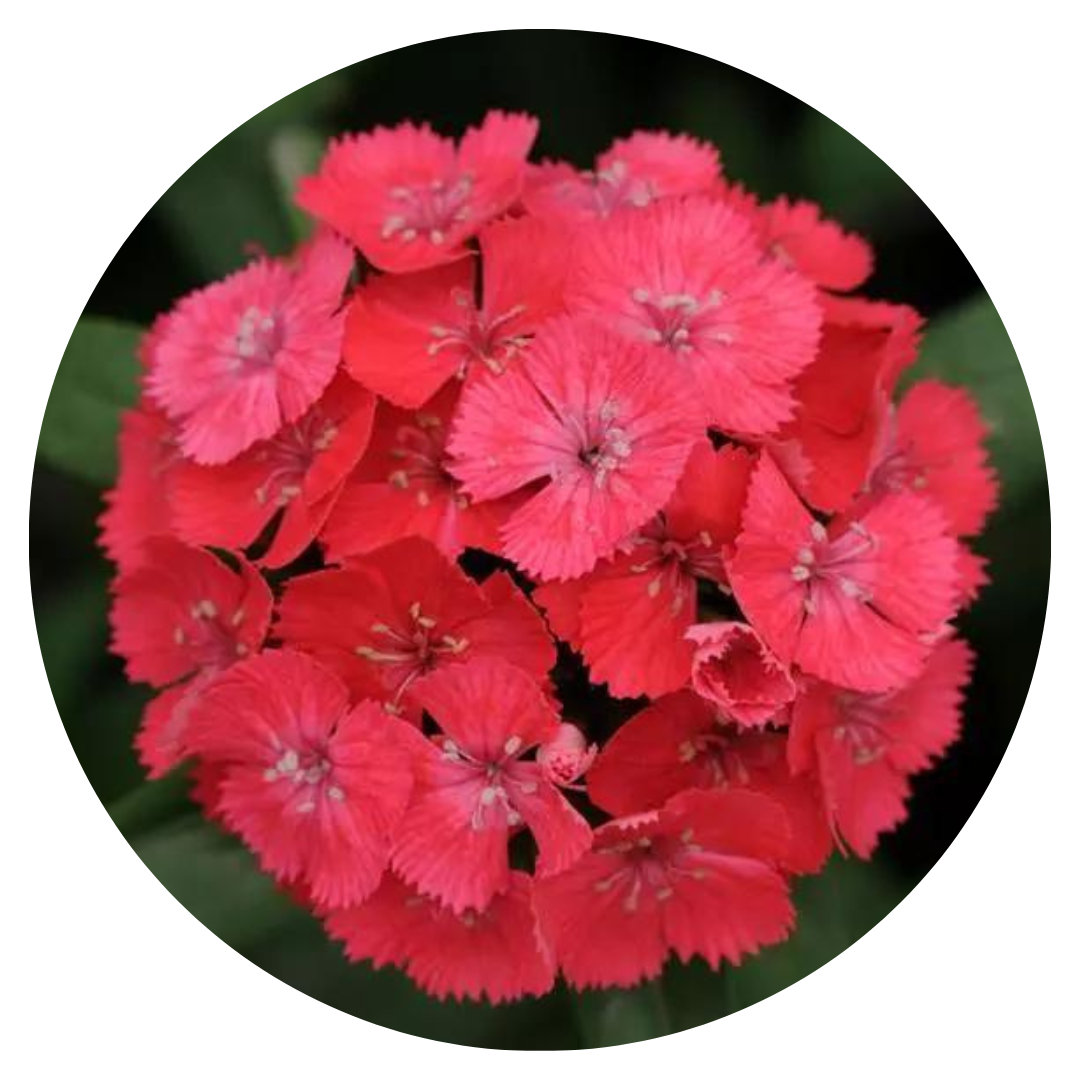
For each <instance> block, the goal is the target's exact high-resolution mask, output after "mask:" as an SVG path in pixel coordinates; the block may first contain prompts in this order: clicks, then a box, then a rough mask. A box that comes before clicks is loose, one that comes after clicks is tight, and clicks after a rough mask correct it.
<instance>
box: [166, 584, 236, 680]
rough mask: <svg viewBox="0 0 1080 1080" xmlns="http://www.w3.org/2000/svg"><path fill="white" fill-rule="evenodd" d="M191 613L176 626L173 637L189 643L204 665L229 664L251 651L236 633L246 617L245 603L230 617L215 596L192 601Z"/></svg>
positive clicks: (199, 661) (177, 640) (222, 666)
mask: <svg viewBox="0 0 1080 1080" xmlns="http://www.w3.org/2000/svg"><path fill="white" fill-rule="evenodd" d="M188 614H189V615H190V619H189V620H188V621H186V622H184V623H178V624H177V625H176V627H175V628H174V630H173V641H174V642H175V643H176V644H177V645H180V646H186V647H187V648H188V649H189V650H190V651H191V652H192V653H193V654H194V655H195V656H196V657H197V658H198V663H199V666H200V667H202V668H206V669H208V670H217V669H220V668H224V667H228V665H229V664H231V663H233V662H234V661H235V660H236V659H237V657H240V656H243V655H244V654H245V653H246V652H247V646H246V645H245V644H244V643H243V642H242V641H238V640H237V637H236V635H237V632H238V629H239V627H240V625H241V623H243V621H244V609H243V608H242V607H241V608H237V609H236V611H234V612H233V613H232V615H231V617H230V618H229V619H228V620H227V621H226V620H225V619H223V618H222V615H221V612H220V611H219V610H218V607H217V604H215V603H214V601H213V600H210V599H202V600H197V601H196V602H195V603H194V604H192V605H191V610H190V612H189V613H188Z"/></svg>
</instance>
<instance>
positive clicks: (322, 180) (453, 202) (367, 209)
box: [296, 112, 537, 273]
mask: <svg viewBox="0 0 1080 1080" xmlns="http://www.w3.org/2000/svg"><path fill="white" fill-rule="evenodd" d="M536 131H537V123H536V121H535V120H534V119H532V118H531V117H528V116H525V115H523V114H521V113H504V112H489V113H488V114H487V115H486V116H485V117H484V120H483V123H482V124H481V125H480V126H479V127H475V128H469V129H468V131H466V132H465V134H464V136H463V137H462V139H461V142H460V143H459V145H458V146H457V147H455V146H454V142H453V140H452V139H448V138H444V137H443V136H441V135H437V134H435V132H434V131H432V130H431V128H430V127H428V126H427V125H426V124H424V125H421V126H419V127H417V126H416V125H415V124H410V123H405V124H399V125H398V126H397V127H395V128H384V127H378V128H375V130H374V131H372V132H370V133H367V134H362V135H348V136H345V137H344V138H340V139H336V140H334V141H333V142H331V144H330V149H329V150H328V151H327V153H326V156H325V157H324V158H323V161H322V164H321V165H320V166H319V171H318V172H317V173H316V174H315V175H314V176H309V177H305V178H304V179H303V180H301V182H300V186H299V188H298V189H297V193H296V201H297V203H298V204H299V205H300V206H301V207H302V208H303V209H304V210H307V211H308V212H309V213H311V214H314V216H315V217H317V218H318V219H320V220H321V221H324V222H326V223H327V224H329V225H332V226H333V227H334V228H335V229H337V230H338V232H340V233H343V234H344V235H345V236H347V237H348V238H349V239H350V240H351V241H352V242H353V243H354V244H355V245H356V246H357V247H358V248H359V249H360V250H361V252H362V253H363V254H364V256H365V258H367V259H368V260H369V261H370V262H371V263H373V264H374V265H375V266H377V267H378V268H379V269H380V270H387V271H390V272H391V273H405V272H408V271H411V270H423V269H425V268H427V267H431V266H440V265H442V264H444V263H448V262H453V261H454V260H455V259H459V258H461V257H462V256H463V255H465V254H466V251H467V249H466V248H465V242H466V241H467V240H468V239H469V238H470V237H472V236H474V235H475V234H476V232H477V230H478V229H479V228H480V227H481V226H482V225H484V224H485V223H486V222H488V221H490V220H491V219H492V218H494V217H497V216H498V215H499V214H501V213H503V212H504V211H505V210H507V209H509V207H510V206H511V204H512V203H513V202H514V201H515V200H516V199H517V197H518V195H519V193H520V191H521V185H522V182H523V180H524V175H525V157H526V155H527V154H528V152H529V149H530V147H531V146H532V143H533V140H534V139H535V138H536Z"/></svg>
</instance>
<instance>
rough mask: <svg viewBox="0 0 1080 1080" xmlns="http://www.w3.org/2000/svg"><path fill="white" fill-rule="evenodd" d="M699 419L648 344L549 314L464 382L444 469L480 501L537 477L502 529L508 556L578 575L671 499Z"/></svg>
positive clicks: (539, 572) (531, 569)
mask: <svg viewBox="0 0 1080 1080" xmlns="http://www.w3.org/2000/svg"><path fill="white" fill-rule="evenodd" d="M698 421H699V412H698V407H697V403H696V402H695V401H694V399H693V397H692V394H691V392H690V387H689V386H688V384H686V383H685V382H684V380H682V379H680V378H679V377H678V373H677V372H675V371H674V370H673V369H672V368H671V366H670V365H668V364H665V363H664V362H663V361H662V358H660V357H658V356H656V355H655V354H654V353H653V351H652V350H650V349H648V348H647V347H644V346H641V345H637V344H634V343H631V342H629V341H626V340H624V339H622V338H620V337H619V336H617V335H614V334H611V333H609V332H608V331H606V330H603V329H601V328H600V327H599V326H596V325H593V324H591V323H585V322H580V321H574V320H570V319H565V318H558V319H553V320H551V321H549V322H548V323H547V324H546V325H545V327H544V329H543V331H542V332H541V333H540V334H539V335H538V336H537V338H536V340H535V341H534V343H533V345H532V346H531V347H530V349H529V352H528V355H527V356H525V357H522V359H521V361H520V362H519V363H517V364H515V365H514V367H512V368H511V369H510V370H509V371H507V372H506V374H505V375H503V376H502V377H501V378H499V379H487V380H484V381H482V382H477V383H474V384H473V385H472V386H470V387H467V388H466V390H465V392H464V393H463V395H462V399H461V404H460V405H459V407H458V415H457V421H456V423H455V427H454V431H453V434H452V435H451V439H450V443H449V449H450V455H451V464H450V471H451V472H452V473H453V475H454V476H456V477H457V478H458V479H459V480H460V481H461V482H462V485H463V487H464V489H465V492H466V494H468V495H471V496H472V497H473V498H475V499H477V500H485V499H497V498H501V497H503V496H507V495H510V494H512V493H514V492H517V491H520V490H521V489H523V488H530V487H531V486H533V485H535V487H534V488H532V491H531V493H530V495H529V497H528V499H527V500H526V501H525V502H524V503H523V505H522V506H521V507H520V508H518V509H517V510H515V511H514V512H513V513H512V514H511V516H510V518H509V520H508V521H507V523H506V525H505V526H504V527H503V530H502V536H503V541H504V550H505V554H506V556H507V557H508V558H510V559H512V560H513V561H514V562H515V563H517V565H518V567H519V568H520V569H522V570H523V571H525V572H526V573H529V574H533V575H536V576H537V577H539V578H541V579H551V578H555V579H565V578H570V577H576V576H578V575H580V574H583V573H585V572H586V571H588V570H591V569H592V567H593V566H595V565H596V562H597V560H598V559H601V558H603V557H604V556H606V555H610V554H612V553H613V552H614V550H615V548H616V547H617V545H618V544H619V542H620V541H622V540H624V539H625V538H626V537H627V536H628V534H629V533H631V532H632V531H633V530H634V529H636V528H639V527H640V526H641V525H643V524H645V522H646V521H647V520H648V519H649V518H650V517H652V515H653V514H655V513H656V511H657V510H659V509H660V508H661V507H662V506H663V504H664V503H665V502H666V501H667V499H668V497H669V496H670V495H671V493H672V491H673V490H674V487H675V484H676V482H677V481H678V479H679V476H680V474H681V473H682V469H683V466H684V465H685V463H686V459H687V457H688V455H689V453H690V449H691V447H692V445H693V443H694V442H695V441H696V440H697V438H699V437H700V435H699V430H700V429H699V424H698Z"/></svg>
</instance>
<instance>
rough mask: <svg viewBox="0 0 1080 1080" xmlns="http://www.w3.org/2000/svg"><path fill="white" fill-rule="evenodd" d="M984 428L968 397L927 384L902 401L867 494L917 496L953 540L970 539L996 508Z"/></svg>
mask: <svg viewBox="0 0 1080 1080" xmlns="http://www.w3.org/2000/svg"><path fill="white" fill-rule="evenodd" d="M986 436H987V429H986V424H985V422H984V421H983V419H982V417H981V416H980V415H979V409H978V406H977V405H976V404H975V402H974V401H973V400H972V398H971V395H970V394H969V393H968V392H967V391H966V390H963V389H961V388H959V387H955V386H946V385H945V384H944V383H940V382H937V381H935V380H933V379H927V380H925V381H923V382H920V383H917V384H916V385H915V386H913V387H912V388H911V389H910V390H909V391H908V392H907V394H906V395H905V396H904V398H903V400H902V401H901V402H900V405H899V406H898V408H897V409H896V413H895V417H894V419H893V422H892V424H891V425H890V429H889V432H888V436H887V438H886V440H885V443H884V446H883V447H882V450H881V454H880V457H879V459H878V460H877V462H876V463H875V466H874V472H873V476H872V477H871V478H870V483H869V485H868V486H869V488H870V491H871V493H872V496H871V497H872V498H873V497H875V496H878V495H880V494H882V493H885V492H889V491H917V492H920V493H922V494H924V495H926V496H927V497H929V498H930V499H933V501H934V502H935V503H937V505H938V506H939V507H940V508H941V509H942V511H943V512H944V513H945V516H946V518H947V519H948V522H949V529H950V531H951V532H952V533H954V534H955V535H956V536H974V535H976V534H977V533H979V532H981V531H982V529H983V527H984V526H985V525H986V519H987V517H988V516H989V515H990V512H991V511H992V510H993V509H994V507H995V506H996V505H997V495H998V491H997V479H996V477H995V475H994V470H993V469H992V468H991V467H990V465H989V462H988V460H987V453H986V447H985V445H984V443H985V440H986Z"/></svg>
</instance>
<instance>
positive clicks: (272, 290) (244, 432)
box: [146, 233, 353, 465]
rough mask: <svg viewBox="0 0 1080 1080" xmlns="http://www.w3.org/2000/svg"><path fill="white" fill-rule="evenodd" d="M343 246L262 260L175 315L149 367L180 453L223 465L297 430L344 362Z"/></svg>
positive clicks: (348, 265) (348, 257)
mask: <svg viewBox="0 0 1080 1080" xmlns="http://www.w3.org/2000/svg"><path fill="white" fill-rule="evenodd" d="M352 265H353V258H352V253H351V251H350V249H349V247H348V245H346V244H345V243H343V242H342V241H340V240H338V239H336V238H335V237H333V236H331V235H329V234H327V233H320V234H319V235H317V236H316V238H315V239H314V240H313V241H311V243H310V244H309V245H308V246H307V247H306V248H305V249H304V250H303V251H302V252H301V253H300V255H299V256H298V258H297V260H296V263H295V265H291V264H290V263H288V262H286V261H284V260H277V259H267V258H259V259H256V260H255V262H253V263H252V264H251V265H250V266H248V267H246V268H245V269H243V270H240V271H237V273H235V274H233V275H232V276H231V277H228V278H226V279H225V280H224V281H220V282H218V283H217V284H214V285H209V286H207V287H206V288H205V289H200V290H199V291H197V292H193V293H191V294H190V295H189V296H186V297H185V298H184V299H183V300H181V301H180V302H179V303H178V304H177V305H176V307H175V308H174V309H173V311H172V312H171V314H170V315H169V318H168V320H167V322H166V323H165V324H164V325H163V327H162V328H161V330H160V334H159V335H158V337H157V340H156V341H155V343H154V347H153V349H152V354H151V357H150V362H151V366H150V369H149V371H148V372H147V377H146V386H147V392H148V394H149V395H150V397H151V398H152V399H153V400H154V401H155V402H156V403H157V404H158V405H160V406H161V408H162V409H164V410H165V412H166V413H167V414H168V416H169V417H170V419H172V420H175V421H176V422H177V425H178V440H179V443H180V449H181V450H182V452H183V453H184V455H185V456H187V457H190V458H193V459H194V460H195V461H197V462H199V463H200V464H203V465H220V464H222V463H224V462H226V461H229V460H231V459H232V458H234V457H236V455H237V454H239V453H240V452H241V451H243V450H246V449H247V448H248V447H249V446H251V445H253V444H254V443H256V442H258V441H259V440H260V439H269V438H270V437H271V436H272V435H275V434H276V433H277V431H278V430H279V429H280V428H281V426H282V425H283V424H286V423H290V422H291V421H294V420H298V419H299V418H300V417H301V416H302V415H303V414H304V413H305V412H306V411H307V409H308V408H309V407H310V406H311V405H312V403H313V402H314V401H315V400H316V399H317V398H318V397H319V395H320V394H321V393H322V392H323V390H324V389H325V388H326V386H327V384H328V383H329V382H330V380H331V378H333V375H334V371H335V369H336V368H337V365H338V361H339V360H340V359H341V335H342V326H343V322H342V316H341V314H340V313H339V311H338V309H339V307H340V305H341V295H342V290H343V289H344V288H345V283H346V281H347V280H348V277H349V273H350V272H351V270H352Z"/></svg>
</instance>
